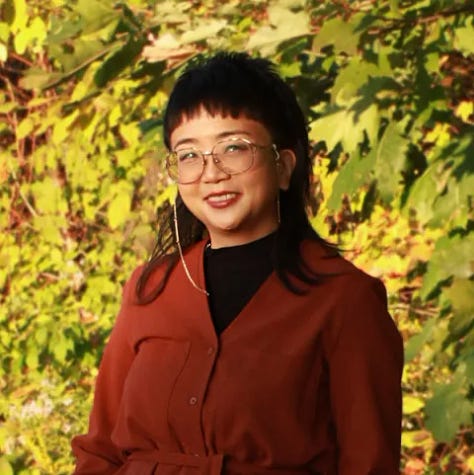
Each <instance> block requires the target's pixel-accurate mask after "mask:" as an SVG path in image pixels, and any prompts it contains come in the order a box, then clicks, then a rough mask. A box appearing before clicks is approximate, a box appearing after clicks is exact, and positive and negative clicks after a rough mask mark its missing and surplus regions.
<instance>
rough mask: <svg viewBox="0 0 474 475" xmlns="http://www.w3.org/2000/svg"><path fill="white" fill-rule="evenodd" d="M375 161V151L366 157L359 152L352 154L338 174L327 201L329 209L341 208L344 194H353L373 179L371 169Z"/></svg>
mask: <svg viewBox="0 0 474 475" xmlns="http://www.w3.org/2000/svg"><path fill="white" fill-rule="evenodd" d="M374 163H375V152H374V151H372V152H370V153H369V154H368V155H367V156H365V157H364V156H360V155H358V154H354V156H351V157H350V158H349V160H348V161H347V162H346V163H345V164H344V165H343V166H342V168H341V169H340V170H339V173H338V174H337V177H336V179H335V181H334V184H333V187H332V193H331V196H330V197H329V199H328V202H327V207H328V209H330V210H333V211H335V210H337V209H339V207H340V206H341V201H342V197H343V195H345V194H347V195H348V196H351V195H352V194H353V193H355V192H356V191H357V190H358V189H359V188H361V187H362V186H363V185H368V184H369V183H370V182H371V181H372V180H373V175H372V174H371V171H372V170H373V167H374Z"/></svg>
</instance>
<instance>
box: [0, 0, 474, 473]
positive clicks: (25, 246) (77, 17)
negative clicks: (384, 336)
mask: <svg viewBox="0 0 474 475" xmlns="http://www.w3.org/2000/svg"><path fill="white" fill-rule="evenodd" d="M473 12H474V2H473V1H472V0H468V1H466V0H464V1H456V0H405V1H401V0H400V1H399V0H381V1H375V0H361V1H346V0H336V1H316V0H306V1H304V0H273V1H272V0H260V1H259V0H257V1H250V0H230V1H226V2H222V1H211V0H202V1H198V0H196V1H191V0H189V1H184V0H164V1H147V0H129V1H127V2H120V1H112V0H75V1H71V0H68V1H65V0H34V1H29V0H28V1H27V0H0V230H1V232H0V359H1V365H0V388H1V394H0V475H10V474H32V475H37V474H55V475H58V474H67V473H71V471H72V467H73V460H72V456H71V453H70V446H69V443H70V439H71V437H72V436H73V435H75V434H77V433H81V432H84V431H85V430H86V426H87V417H88V413H89V410H90V406H91V401H92V390H93V385H94V379H95V376H96V374H97V365H98V362H99V360H100V356H101V353H102V350H103V347H104V343H105V342H106V341H107V337H108V334H109V332H110V329H111V327H112V324H113V321H114V318H115V315H116V313H117V309H118V306H119V303H120V298H121V288H122V285H123V283H124V281H125V280H126V279H127V277H128V276H129V274H130V272H131V271H132V269H133V268H134V267H135V266H136V265H137V264H139V263H141V262H143V261H144V260H146V259H147V257H148V255H149V252H150V250H151V248H152V246H153V240H154V234H155V232H156V229H155V226H156V216H157V213H160V212H162V211H163V209H165V207H167V206H169V205H170V199H172V198H173V196H174V193H175V189H174V188H173V186H171V184H170V183H169V182H168V180H167V178H166V173H165V169H164V165H163V159H164V155H165V149H164V145H163V143H162V138H161V132H162V131H161V127H162V121H161V116H162V112H163V107H164V105H165V104H166V101H167V97H168V94H169V91H170V88H171V87H172V85H173V83H174V81H175V79H176V77H177V76H178V75H179V73H180V72H181V71H182V70H183V68H184V67H185V66H186V65H187V64H188V63H189V62H191V61H194V60H195V59H196V58H197V57H200V56H207V55H210V54H212V53H214V52H216V51H218V50H222V49H225V50H237V51H248V52H250V53H251V54H253V55H256V56H263V57H266V58H269V59H271V60H272V61H274V62H275V63H276V64H277V66H278V69H279V72H280V73H281V75H282V76H283V77H284V78H285V79H286V80H287V81H288V83H289V84H290V85H291V86H292V87H293V88H294V90H295V91H296V93H297V95H298V98H299V100H300V103H301V106H302V107H303V109H304V111H305V113H306V114H307V117H308V127H309V130H310V137H311V140H312V147H313V148H312V155H313V157H314V172H315V178H314V183H313V202H312V208H313V209H312V211H313V214H314V218H313V224H314V226H315V228H316V229H317V231H318V232H319V233H320V234H321V235H322V236H323V237H325V238H327V239H329V240H331V241H333V242H335V243H337V244H339V245H340V246H341V247H342V248H343V249H345V250H346V252H345V255H346V257H348V258H349V259H352V260H353V261H354V262H355V263H356V264H357V265H358V266H360V267H361V268H363V269H365V270H366V271H367V272H369V273H371V274H372V275H375V276H378V277H380V278H382V279H383V281H384V282H385V284H386V286H387V290H388V293H389V304H390V310H391V314H392V316H393V318H394V319H395V321H396V323H397V325H398V327H399V329H400V331H401V332H402V334H403V337H404V340H405V350H406V367H405V372H404V375H403V390H404V419H403V439H402V446H403V459H402V472H403V473H404V474H406V475H421V474H440V473H446V474H468V473H472V471H473V470H474V456H473V452H472V447H473V444H474V436H473V432H472V422H473V412H474V411H473V409H474V388H473V381H474V330H473V326H474V325H473V320H474V319H473V308H474V281H473V272H474V258H473V249H474V234H473V196H472V193H473V190H474V176H473V169H474V143H473V142H474V127H473V125H474V110H473V100H474V27H473V24H474V13H473Z"/></svg>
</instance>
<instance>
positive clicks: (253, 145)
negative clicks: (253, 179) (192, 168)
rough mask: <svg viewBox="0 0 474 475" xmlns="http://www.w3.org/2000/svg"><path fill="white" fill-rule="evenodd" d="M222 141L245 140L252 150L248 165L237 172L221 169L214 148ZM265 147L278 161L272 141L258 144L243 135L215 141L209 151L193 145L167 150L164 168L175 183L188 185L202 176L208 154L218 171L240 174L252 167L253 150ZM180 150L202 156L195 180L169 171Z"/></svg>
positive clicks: (278, 156) (275, 147)
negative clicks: (181, 177) (273, 153)
mask: <svg viewBox="0 0 474 475" xmlns="http://www.w3.org/2000/svg"><path fill="white" fill-rule="evenodd" d="M224 142H245V143H246V144H247V145H250V148H251V150H252V160H251V162H250V165H249V166H248V167H247V168H246V169H245V170H241V171H238V172H229V171H228V170H223V169H222V168H221V167H220V165H219V164H220V163H221V160H219V158H218V157H217V156H216V154H215V152H214V150H215V149H216V147H217V146H218V145H219V144H221V143H224ZM267 148H268V149H272V150H273V151H274V152H275V162H278V161H279V160H280V154H279V153H278V149H277V146H276V144H274V143H272V144H270V145H260V144H257V143H255V142H252V141H251V140H249V139H246V138H243V137H230V138H225V139H222V140H219V141H217V142H216V143H215V144H214V145H213V147H212V149H211V150H210V151H204V152H203V151H202V150H199V149H198V148H194V147H189V148H185V149H181V150H171V151H169V152H168V154H167V155H166V170H167V172H168V175H169V177H170V178H171V179H172V180H173V181H175V182H176V183H179V184H180V185H189V184H191V183H197V182H198V181H199V180H200V179H201V178H202V175H203V174H204V170H205V169H206V165H207V157H209V156H210V157H212V161H213V163H214V164H215V165H216V167H217V168H218V169H219V170H220V171H222V172H224V173H226V174H227V175H240V174H241V173H245V172H246V171H248V170H250V169H251V168H252V167H253V164H254V162H255V150H257V149H261V150H264V149H267ZM182 150H193V151H194V152H197V153H198V154H199V155H200V157H201V158H202V170H201V173H200V175H199V176H198V177H197V178H196V179H195V180H192V181H180V180H179V177H178V176H176V177H174V176H173V173H171V171H170V170H171V167H172V166H173V164H177V161H178V158H177V153H178V152H179V151H182Z"/></svg>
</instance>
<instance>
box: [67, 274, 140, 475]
mask: <svg viewBox="0 0 474 475" xmlns="http://www.w3.org/2000/svg"><path fill="white" fill-rule="evenodd" d="M131 293H132V285H131V284H130V281H129V282H128V283H127V284H126V285H125V287H124V291H123V297H122V306H121V309H120V311H119V314H118V316H117V319H116V322H115V325H114V328H113V330H112V333H111V335H110V339H109V341H108V343H107V345H106V347H105V350H104V354H103V356H102V360H101V363H100V366H99V373H98V376H97V380H96V386H95V393H94V403H93V407H92V411H91V414H90V417H89V430H88V432H87V433H86V434H84V435H79V436H76V437H75V438H74V439H73V440H72V443H71V445H72V450H73V453H74V455H75V457H76V467H75V471H74V474H75V475H86V474H91V475H92V474H94V475H110V474H114V473H116V472H117V471H118V470H119V469H120V467H121V465H122V464H123V463H124V458H123V455H122V453H121V451H120V450H119V449H118V448H117V446H115V445H114V443H113V440H112V433H113V429H114V426H115V423H116V420H117V415H118V412H119V407H120V402H121V398H122V390H123V386H124V382H125V379H126V376H127V373H128V370H129V368H130V365H131V364H132V361H133V358H134V351H133V348H132V346H131V343H130V341H129V338H128V335H129V333H130V329H129V328H128V327H129V324H128V317H127V301H128V300H129V298H130V294H131Z"/></svg>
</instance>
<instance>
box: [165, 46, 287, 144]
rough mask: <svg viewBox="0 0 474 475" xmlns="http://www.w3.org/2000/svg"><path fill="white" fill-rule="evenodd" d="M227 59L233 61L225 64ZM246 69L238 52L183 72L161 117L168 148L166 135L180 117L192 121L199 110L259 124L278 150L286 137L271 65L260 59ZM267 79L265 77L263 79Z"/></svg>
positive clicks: (244, 59) (180, 120)
mask: <svg viewBox="0 0 474 475" xmlns="http://www.w3.org/2000/svg"><path fill="white" fill-rule="evenodd" d="M229 58H231V59H232V60H233V61H229ZM252 62H253V63H254V64H253V65H251V67H249V65H248V64H247V63H248V57H247V56H246V55H241V54H239V53H221V54H218V55H216V56H215V57H214V58H212V59H211V60H208V61H206V62H204V63H203V64H201V65H198V66H197V67H196V66H195V65H194V66H193V67H192V69H191V70H190V71H187V72H185V73H184V74H183V75H182V76H181V77H180V78H179V79H178V81H177V83H176V85H175V87H174V90H173V92H172V94H171V96H170V99H169V102H168V106H167V108H166V111H165V115H164V141H165V144H166V146H167V147H168V148H170V135H171V133H172V132H173V130H174V129H175V128H176V127H177V126H179V124H180V123H181V122H182V120H183V118H185V117H187V118H193V117H194V116H196V115H197V114H198V113H199V111H200V110H201V108H204V110H206V111H207V112H208V113H209V114H210V115H211V116H215V115H218V114H221V115H223V116H224V117H228V116H230V117H234V118H236V117H238V116H240V115H243V116H245V117H247V118H248V119H253V120H257V121H259V122H261V123H262V124H264V125H265V127H266V128H267V129H268V131H269V132H270V134H271V135H272V138H273V139H274V140H275V141H276V145H277V146H279V147H283V146H285V147H288V146H291V144H289V143H286V144H285V143H281V139H282V138H283V137H285V136H286V135H287V134H288V130H285V127H284V124H283V121H282V120H280V119H279V116H280V115H281V111H279V108H280V107H279V103H278V101H276V100H275V99H276V97H278V91H276V90H275V84H274V81H269V77H268V75H269V76H271V77H272V79H273V77H278V76H277V74H276V72H275V71H274V70H273V66H272V65H271V64H270V63H269V62H268V61H266V60H264V59H253V60H252ZM255 62H261V63H262V66H264V67H263V68H262V70H265V71H266V75H263V74H259V70H258V68H255ZM265 76H267V77H265Z"/></svg>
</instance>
